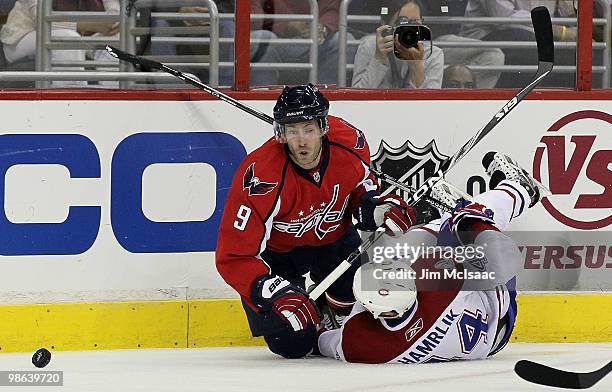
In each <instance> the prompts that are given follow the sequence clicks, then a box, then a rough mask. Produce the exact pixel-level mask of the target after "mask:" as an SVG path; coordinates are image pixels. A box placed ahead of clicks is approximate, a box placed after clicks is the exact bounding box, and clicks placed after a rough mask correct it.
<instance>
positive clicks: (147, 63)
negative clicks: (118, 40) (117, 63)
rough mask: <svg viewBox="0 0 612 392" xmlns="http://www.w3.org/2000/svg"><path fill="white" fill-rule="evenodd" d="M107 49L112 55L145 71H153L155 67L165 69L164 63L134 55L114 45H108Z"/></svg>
mask: <svg viewBox="0 0 612 392" xmlns="http://www.w3.org/2000/svg"><path fill="white" fill-rule="evenodd" d="M106 51H107V52H108V53H109V54H110V55H111V56H113V57H115V58H117V59H119V60H121V61H127V62H128V63H130V64H132V65H133V66H135V67H136V68H138V69H139V70H141V71H144V72H151V70H153V69H157V70H160V71H163V69H164V67H163V65H162V64H161V63H158V62H157V61H153V60H149V59H145V58H143V57H138V56H134V55H133V54H129V53H127V52H124V51H123V50H121V49H117V48H115V47H114V46H110V45H106Z"/></svg>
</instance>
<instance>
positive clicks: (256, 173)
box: [236, 138, 287, 196]
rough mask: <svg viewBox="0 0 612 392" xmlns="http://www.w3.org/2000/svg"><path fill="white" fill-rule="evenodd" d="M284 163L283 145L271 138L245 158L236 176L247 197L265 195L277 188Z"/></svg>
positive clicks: (285, 158)
mask: <svg viewBox="0 0 612 392" xmlns="http://www.w3.org/2000/svg"><path fill="white" fill-rule="evenodd" d="M286 162H287V155H286V154H285V151H284V149H283V145H282V144H281V143H278V142H277V141H276V140H274V138H271V139H269V140H268V141H267V142H265V143H264V144H263V145H261V146H260V147H258V148H257V149H255V150H253V151H252V152H251V153H250V154H248V155H247V156H246V158H245V159H244V160H243V161H242V163H241V164H240V167H239V168H238V171H237V173H236V175H237V176H241V182H242V189H243V190H244V191H247V190H248V195H249V196H256V195H266V194H268V193H270V192H272V191H273V190H274V189H275V188H277V187H278V185H279V183H280V181H281V180H282V174H283V168H284V167H285V163H286Z"/></svg>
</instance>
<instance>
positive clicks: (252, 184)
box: [216, 116, 377, 300]
mask: <svg viewBox="0 0 612 392" xmlns="http://www.w3.org/2000/svg"><path fill="white" fill-rule="evenodd" d="M328 118H329V131H328V133H327V135H326V137H325V138H324V139H323V147H322V155H321V163H320V165H319V169H318V170H317V171H314V172H313V171H312V170H311V171H308V170H304V169H302V168H301V167H299V166H298V165H297V164H295V163H294V162H293V161H292V160H291V159H290V158H289V156H288V150H287V147H286V145H285V144H281V143H279V142H277V141H276V140H274V139H270V140H268V141H267V142H266V143H265V144H263V145H262V146H261V147H259V148H258V149H256V150H255V151H253V152H251V153H250V154H249V155H248V156H247V157H246V158H245V160H244V161H243V162H242V164H241V165H240V167H239V168H238V170H237V171H236V175H235V177H234V180H233V183H232V187H231V189H230V191H229V193H228V196H227V202H226V204H225V209H224V211H223V217H222V219H221V225H220V228H219V239H218V242H217V252H216V263H217V269H218V271H219V273H220V274H221V276H222V277H223V279H225V281H226V282H227V283H228V284H229V285H230V286H232V287H233V288H234V289H235V290H236V291H237V292H238V293H239V294H240V295H241V296H242V297H244V298H245V299H247V300H248V299H249V296H250V290H251V285H252V283H253V281H254V280H255V279H256V278H258V277H259V276H261V275H264V274H267V273H270V270H269V268H268V266H267V265H266V264H265V261H264V260H263V259H262V258H261V256H260V255H261V253H262V252H263V251H264V250H266V249H268V250H271V251H274V252H289V251H291V250H292V249H293V248H295V247H298V246H306V245H308V246H321V245H327V244H330V243H333V242H335V241H337V240H338V239H339V238H340V237H342V235H344V234H345V233H346V231H347V229H348V228H349V227H350V226H351V225H352V222H351V217H350V213H351V212H352V210H353V209H354V208H356V206H357V205H358V204H359V202H360V201H361V196H362V195H363V193H365V192H368V191H372V190H376V189H377V185H376V181H375V179H374V177H373V176H372V174H371V173H370V170H369V165H370V151H369V147H368V144H367V142H366V140H365V136H364V134H363V132H361V131H360V130H358V129H356V128H355V127H353V126H351V125H350V124H348V123H347V122H345V121H344V120H342V119H340V118H337V117H332V116H329V117H328Z"/></svg>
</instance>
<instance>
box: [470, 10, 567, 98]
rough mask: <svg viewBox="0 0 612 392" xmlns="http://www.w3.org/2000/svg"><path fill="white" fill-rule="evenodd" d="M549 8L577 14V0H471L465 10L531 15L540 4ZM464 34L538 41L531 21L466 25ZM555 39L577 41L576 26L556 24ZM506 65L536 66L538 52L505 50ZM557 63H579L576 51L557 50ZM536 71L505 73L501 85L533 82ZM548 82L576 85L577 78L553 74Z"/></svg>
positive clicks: (474, 14) (495, 14)
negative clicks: (525, 22) (529, 22)
mask: <svg viewBox="0 0 612 392" xmlns="http://www.w3.org/2000/svg"><path fill="white" fill-rule="evenodd" d="M540 5H541V6H545V7H546V8H548V10H549V12H550V14H551V16H557V17H575V16H576V9H575V8H574V0H556V1H553V0H542V1H532V0H469V1H468V5H467V8H466V11H465V16H467V17H480V16H485V17H522V18H530V11H531V9H532V8H534V7H537V6H540ZM460 34H461V35H462V36H465V37H470V38H476V39H482V40H483V41H532V42H533V41H535V35H534V32H533V27H532V26H531V25H530V24H511V23H496V24H475V25H470V24H466V25H464V26H463V28H462V29H461V32H460ZM553 35H554V39H555V41H574V42H575V41H576V35H577V29H576V26H563V25H553ZM503 51H504V54H505V56H506V64H510V65H535V64H537V55H536V51H535V50H532V49H512V48H509V49H504V50H503ZM555 62H556V63H557V64H563V65H575V52H571V51H567V50H559V51H556V53H555ZM532 76H533V73H532V72H519V73H518V75H517V74H514V73H508V72H505V73H503V74H502V76H501V77H500V80H499V82H498V84H497V87H519V86H522V85H524V84H526V83H528V82H529V80H530V79H531V77H532ZM544 85H554V86H567V87H572V86H573V85H574V81H573V80H572V78H569V77H568V76H567V75H561V76H559V75H554V74H553V75H551V76H549V77H548V78H547V79H546V80H544Z"/></svg>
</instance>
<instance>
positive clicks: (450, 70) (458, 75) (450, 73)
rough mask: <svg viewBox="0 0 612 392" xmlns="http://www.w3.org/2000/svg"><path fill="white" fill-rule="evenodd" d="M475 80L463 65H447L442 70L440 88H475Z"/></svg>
mask: <svg viewBox="0 0 612 392" xmlns="http://www.w3.org/2000/svg"><path fill="white" fill-rule="evenodd" d="M475 87H476V78H475V77H474V74H473V73H472V71H471V70H470V69H469V68H468V67H466V66H465V65H463V64H455V65H449V66H448V67H446V69H445V70H444V79H442V88H475Z"/></svg>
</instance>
